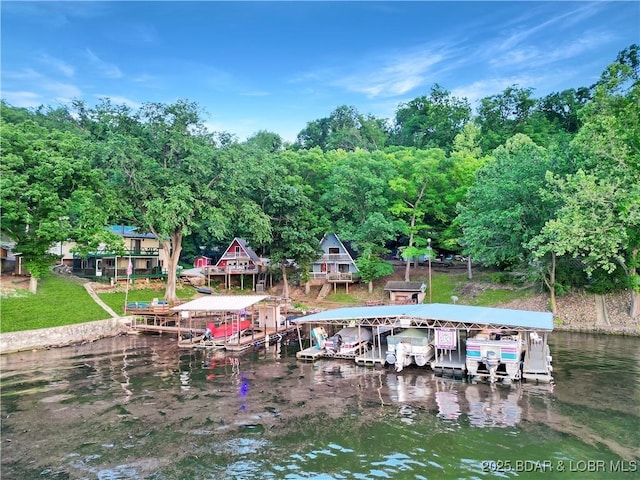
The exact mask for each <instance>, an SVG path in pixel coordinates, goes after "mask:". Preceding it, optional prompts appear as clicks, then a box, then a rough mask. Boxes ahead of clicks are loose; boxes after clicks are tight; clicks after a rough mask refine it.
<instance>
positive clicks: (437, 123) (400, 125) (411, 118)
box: [394, 84, 471, 152]
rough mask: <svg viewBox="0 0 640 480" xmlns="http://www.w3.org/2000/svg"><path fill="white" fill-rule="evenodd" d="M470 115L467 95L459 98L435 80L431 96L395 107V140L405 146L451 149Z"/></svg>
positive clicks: (418, 98) (447, 150) (397, 143)
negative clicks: (396, 108)
mask: <svg viewBox="0 0 640 480" xmlns="http://www.w3.org/2000/svg"><path fill="white" fill-rule="evenodd" d="M470 119H471V106H470V105H469V101H468V100H467V99H466V98H462V99H460V98H456V97H453V96H451V93H450V92H448V91H447V90H445V89H444V88H442V87H441V86H440V85H438V84H435V85H434V86H433V87H432V88H431V93H430V94H429V95H428V96H422V97H417V98H414V99H413V100H410V101H409V102H407V103H405V104H402V105H400V107H399V108H398V110H397V111H396V117H395V124H396V132H395V135H394V143H395V144H396V145H403V146H406V147H417V148H424V149H427V148H441V149H443V150H444V151H446V152H449V151H450V150H451V147H452V145H453V141H454V138H455V136H456V135H458V134H459V133H460V132H461V131H462V129H463V128H464V126H465V125H466V124H467V123H468V122H469V121H470Z"/></svg>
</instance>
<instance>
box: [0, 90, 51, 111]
mask: <svg viewBox="0 0 640 480" xmlns="http://www.w3.org/2000/svg"><path fill="white" fill-rule="evenodd" d="M2 98H3V99H4V100H5V101H6V102H7V103H8V104H9V105H12V106H14V107H21V108H35V107H39V106H40V105H44V103H45V102H44V100H43V98H42V96H41V95H40V94H39V93H36V92H27V91H18V92H12V91H9V92H7V91H3V92H2Z"/></svg>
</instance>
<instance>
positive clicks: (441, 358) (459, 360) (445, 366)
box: [431, 344, 467, 378]
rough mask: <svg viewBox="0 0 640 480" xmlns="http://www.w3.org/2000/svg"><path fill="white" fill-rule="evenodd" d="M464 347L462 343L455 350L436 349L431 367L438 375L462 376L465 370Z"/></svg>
mask: <svg viewBox="0 0 640 480" xmlns="http://www.w3.org/2000/svg"><path fill="white" fill-rule="evenodd" d="M466 362H467V355H466V347H465V345H464V344H463V345H462V346H461V348H459V349H457V350H448V351H445V350H438V351H437V353H436V357H435V358H434V359H433V360H432V361H431V369H432V370H433V371H434V372H435V374H436V375H437V376H439V377H442V376H444V377H453V378H462V377H464V376H465V372H466V370H467V363H466Z"/></svg>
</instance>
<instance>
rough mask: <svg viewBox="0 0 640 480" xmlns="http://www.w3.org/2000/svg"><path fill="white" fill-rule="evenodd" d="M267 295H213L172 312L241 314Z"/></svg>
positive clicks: (192, 301) (173, 308) (193, 301)
mask: <svg viewBox="0 0 640 480" xmlns="http://www.w3.org/2000/svg"><path fill="white" fill-rule="evenodd" d="M265 298H268V296H267V295H213V296H207V297H200V298H196V299H195V300H191V301H190V302H186V303H183V304H181V305H177V306H175V307H172V308H171V310H176V311H187V312H239V311H241V310H244V309H245V308H248V307H250V306H251V305H254V304H256V303H258V302H260V301H262V300H264V299H265Z"/></svg>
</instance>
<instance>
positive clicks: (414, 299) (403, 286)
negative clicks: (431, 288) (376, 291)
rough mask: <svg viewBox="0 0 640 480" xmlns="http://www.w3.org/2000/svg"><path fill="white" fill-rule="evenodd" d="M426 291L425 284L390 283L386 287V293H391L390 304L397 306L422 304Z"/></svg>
mask: <svg viewBox="0 0 640 480" xmlns="http://www.w3.org/2000/svg"><path fill="white" fill-rule="evenodd" d="M426 289H427V285H426V284H425V283H424V282H401V281H389V282H387V284H386V285H385V286H384V291H385V292H389V302H390V303H391V304H396V305H397V304H411V303H422V302H423V301H424V297H425V293H424V292H425V290H426Z"/></svg>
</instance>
